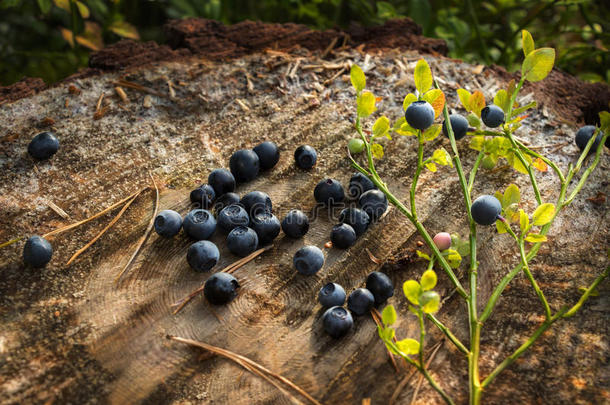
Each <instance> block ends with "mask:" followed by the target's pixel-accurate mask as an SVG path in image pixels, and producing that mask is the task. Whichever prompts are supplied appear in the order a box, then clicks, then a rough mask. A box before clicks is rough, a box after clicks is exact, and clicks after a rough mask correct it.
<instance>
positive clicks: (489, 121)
mask: <svg viewBox="0 0 610 405" xmlns="http://www.w3.org/2000/svg"><path fill="white" fill-rule="evenodd" d="M481 119H482V120H483V123H484V124H485V125H487V126H488V127H489V128H496V127H499V126H500V125H502V124H504V111H502V109H501V108H500V107H498V106H497V105H493V104H492V105H488V106H487V107H485V108H483V109H482V110H481Z"/></svg>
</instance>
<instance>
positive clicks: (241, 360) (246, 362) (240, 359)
mask: <svg viewBox="0 0 610 405" xmlns="http://www.w3.org/2000/svg"><path fill="white" fill-rule="evenodd" d="M167 338H168V339H171V340H175V341H176V342H180V343H184V344H187V345H190V346H195V347H199V348H202V349H204V350H207V351H210V352H212V353H215V354H217V355H220V356H223V357H226V358H228V359H230V360H233V361H234V362H235V363H237V364H239V365H240V366H242V367H244V368H245V369H247V370H249V371H252V372H254V370H257V371H258V372H259V373H260V374H259V373H256V374H258V375H261V374H264V375H265V376H266V377H267V378H265V379H266V380H267V381H269V382H271V381H270V380H271V379H272V377H273V378H275V379H276V380H279V381H280V382H282V383H284V384H285V385H287V386H288V387H290V388H292V389H293V390H294V391H296V392H298V393H299V394H300V395H302V396H303V397H305V398H307V399H308V400H309V401H310V402H311V403H312V404H314V405H322V404H321V403H320V402H318V401H317V400H316V399H315V398H313V397H312V396H311V395H309V394H308V393H307V392H306V391H305V390H303V389H302V388H300V387H299V386H298V385H296V384H295V383H293V382H292V381H290V380H289V379H287V378H286V377H283V376H281V375H279V374H276V373H274V372H273V371H271V370H269V369H267V368H265V367H264V366H262V365H260V364H259V363H257V362H255V361H253V360H250V359H249V358H247V357H245V356H242V355H240V354H237V353H234V352H232V351H230V350H227V349H223V348H220V347H217V346H212V345H208V344H206V343H203V342H198V341H196V340H192V339H185V338H181V337H178V336H167ZM261 376H262V375H261ZM272 384H273V383H272ZM276 384H277V382H276ZM276 384H273V385H275V386H276V387H277V386H278V385H279V384H277V385H276ZM278 388H279V387H278ZM282 391H283V390H282ZM283 392H284V391H283Z"/></svg>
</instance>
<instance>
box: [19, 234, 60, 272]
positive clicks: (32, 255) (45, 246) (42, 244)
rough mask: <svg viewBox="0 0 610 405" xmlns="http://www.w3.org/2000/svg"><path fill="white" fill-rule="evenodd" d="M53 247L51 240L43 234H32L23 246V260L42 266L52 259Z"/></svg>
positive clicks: (38, 266)
mask: <svg viewBox="0 0 610 405" xmlns="http://www.w3.org/2000/svg"><path fill="white" fill-rule="evenodd" d="M51 256H53V248H52V247H51V244H50V243H49V241H47V240H46V239H45V238H43V237H41V236H37V235H35V236H30V237H29V238H28V240H27V241H26V242H25V246H24V247H23V261H24V262H25V264H27V265H29V266H32V267H35V268H41V267H44V266H46V264H47V263H49V261H51Z"/></svg>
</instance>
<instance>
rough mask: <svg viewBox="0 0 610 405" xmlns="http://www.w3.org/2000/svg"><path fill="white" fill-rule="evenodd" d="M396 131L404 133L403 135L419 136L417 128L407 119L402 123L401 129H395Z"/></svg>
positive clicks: (399, 133)
mask: <svg viewBox="0 0 610 405" xmlns="http://www.w3.org/2000/svg"><path fill="white" fill-rule="evenodd" d="M403 118H404V117H403ZM394 132H396V133H397V134H398V135H403V136H417V130H416V129H415V128H413V127H412V126H411V125H409V123H408V122H406V120H405V122H403V123H402V125H401V126H400V129H398V130H395V131H394Z"/></svg>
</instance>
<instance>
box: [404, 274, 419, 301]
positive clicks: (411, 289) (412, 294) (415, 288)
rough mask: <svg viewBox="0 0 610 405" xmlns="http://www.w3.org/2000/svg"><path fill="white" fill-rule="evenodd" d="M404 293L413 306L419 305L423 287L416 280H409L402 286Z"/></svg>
mask: <svg viewBox="0 0 610 405" xmlns="http://www.w3.org/2000/svg"><path fill="white" fill-rule="evenodd" d="M402 291H403V292H404V294H405V297H407V299H408V300H409V302H411V304H413V305H419V296H420V294H421V292H422V291H421V286H420V285H419V283H418V282H417V281H415V280H407V281H405V282H404V284H403V285H402Z"/></svg>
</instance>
